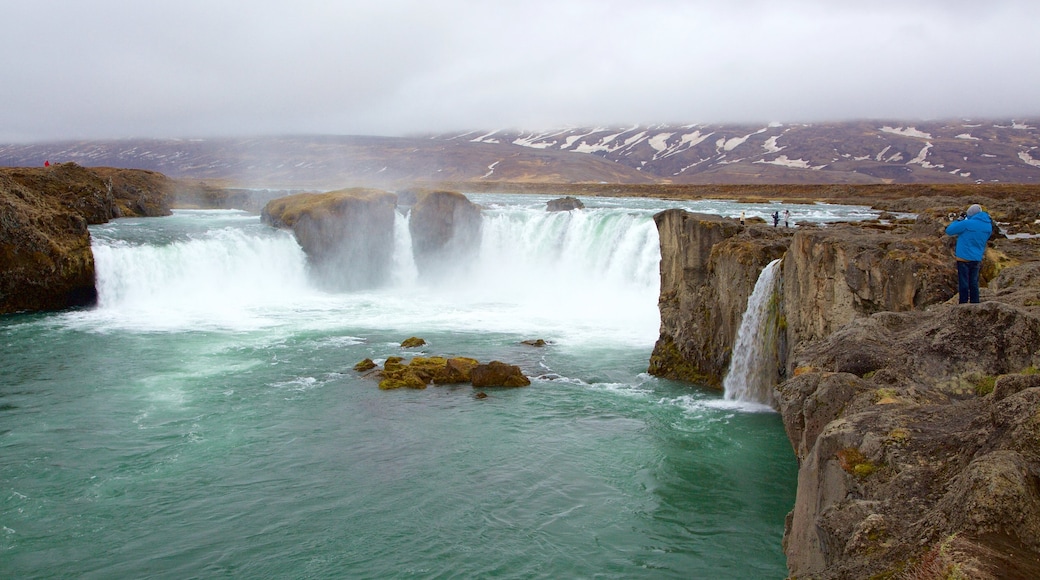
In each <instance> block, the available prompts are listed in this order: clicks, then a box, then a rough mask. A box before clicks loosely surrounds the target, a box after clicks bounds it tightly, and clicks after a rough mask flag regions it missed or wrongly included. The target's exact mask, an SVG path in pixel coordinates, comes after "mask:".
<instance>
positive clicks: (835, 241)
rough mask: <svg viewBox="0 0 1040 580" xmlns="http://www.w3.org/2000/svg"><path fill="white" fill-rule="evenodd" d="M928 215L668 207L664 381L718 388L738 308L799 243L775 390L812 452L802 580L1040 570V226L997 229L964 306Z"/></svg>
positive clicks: (798, 547) (796, 439)
mask: <svg viewBox="0 0 1040 580" xmlns="http://www.w3.org/2000/svg"><path fill="white" fill-rule="evenodd" d="M921 213H922V217H921V218H920V219H919V220H918V221H917V222H915V223H902V224H898V223H896V224H893V223H884V224H883V223H877V222H875V223H864V224H860V225H853V224H838V225H830V226H827V227H818V228H815V227H808V228H798V230H797V233H795V234H794V235H790V236H789V235H786V234H785V232H782V231H779V232H773V231H772V230H773V228H767V227H762V226H754V225H751V226H747V227H746V228H743V229H741V228H740V226H738V225H737V224H736V222H735V221H733V220H726V219H724V218H717V217H714V216H699V215H694V214H688V213H685V212H681V211H678V210H670V211H668V212H663V213H662V214H659V215H658V216H657V218H656V219H657V224H658V228H659V231H660V237H661V248H662V261H661V299H660V306H661V320H662V324H661V338H660V340H659V341H658V343H657V346H656V347H655V350H654V355H653V359H652V360H651V365H650V370H651V372H654V373H656V374H659V375H662V376H668V377H672V378H682V379H686V380H694V381H696V382H699V383H701V384H706V385H714V386H717V385H718V384H720V382H721V379H722V376H723V374H724V373H725V371H726V367H727V365H728V362H729V358H730V354H731V352H730V351H731V349H732V344H733V340H734V334H735V329H736V322H734V321H739V319H740V316H741V314H742V312H743V310H744V307H745V304H746V299H747V296H748V294H749V293H750V290H751V288H752V287H753V285H754V282H755V280H756V279H757V276H758V273H759V271H760V270H761V269H762V266H764V264H765V263H766V262H767V261H768V260H769V259H771V258H772V257H775V256H779V255H783V256H784V258H783V266H782V270H781V282H780V285H779V288H778V290H777V291H776V293H775V295H774V300H776V301H777V303H778V307H779V310H780V317H779V320H780V326H781V328H780V335H781V337H782V339H781V340H780V341H779V345H780V346H779V349H780V350H782V352H779V353H777V354H778V357H777V358H778V360H780V361H781V365H780V368H778V373H777V375H778V383H779V384H778V385H777V386H776V387H775V389H774V398H775V400H776V402H777V406H778V410H779V411H780V412H781V414H782V416H783V420H784V425H785V429H786V431H787V434H788V437H789V438H790V440H791V445H792V447H793V448H794V450H795V453H796V455H797V457H798V460H799V479H798V492H797V499H796V504H795V506H794V509H793V510H792V512H791V514H790V515H789V517H788V522H787V530H786V533H785V539H784V549H785V552H786V554H787V556H788V566H789V569H790V572H791V575H792V577H798V578H867V577H879V578H880V577H900V576H899V575H900V574H904V575H906V577H924V576H920V575H919V574H921V573H922V572H923V571H925V570H926V569H938V570H939V571H940V573H941V574H947V575H948V574H952V573H960V574H963V575H965V576H967V577H979V578H1034V577H1040V541H1038V540H1037V539H1036V538H1040V420H1038V417H1040V414H1038V409H1040V378H1037V377H1038V376H1040V375H1037V374H1036V373H1037V370H1036V369H1037V368H1038V367H1040V262H1038V261H1037V257H1038V256H1040V252H1038V251H1037V249H1038V248H1037V240H1036V239H1032V238H1029V239H996V240H994V241H992V242H991V249H990V250H988V251H987V256H986V259H985V264H984V271H985V272H986V275H985V278H984V282H983V283H984V285H985V286H984V288H983V293H982V296H983V304H980V305H957V304H954V303H953V301H952V300H950V299H951V298H952V297H953V296H954V295H955V294H956V281H955V276H954V271H953V265H952V264H953V255H952V250H951V249H950V245H949V243H948V242H949V240H948V239H947V238H945V237H944V236H943V235H942V223H941V222H938V221H937V220H936V219H935V217H936V216H937V215H938V214H937V213H936V214H935V215H932V214H929V212H921ZM933 213H935V212H933ZM1005 215H1010V213H1007V214H1005ZM1023 215H1025V216H1026V217H1027V218H1029V219H1032V216H1034V215H1036V208H1035V207H1034V208H1029V209H1028V211H1025V212H1024V214H1023ZM1005 219H1006V218H1005ZM914 574H918V575H917V576H915V575H914ZM939 577H945V576H942V575H940V576H939Z"/></svg>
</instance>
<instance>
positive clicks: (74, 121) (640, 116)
mask: <svg viewBox="0 0 1040 580" xmlns="http://www.w3.org/2000/svg"><path fill="white" fill-rule="evenodd" d="M845 4H847V3H836V2H831V1H827V0H796V1H783V2H781V1H765V0H742V1H741V0H738V1H728V2H717V1H714V2H701V1H683V0H644V1H642V2H638V3H637V2H630V1H616V0H516V1H512V0H502V1H496V2H487V1H479V0H442V1H440V2H423V1H419V0H369V1H342V2H327V1H315V0H294V1H292V2H281V1H274V0H254V1H253V2H249V3H239V2H231V1H230V0H227V1H219V0H216V1H200V0H181V1H179V2H166V1H161V2H137V1H131V0H95V1H92V2H82V1H76V0H66V1H47V2H40V1H35V0H32V1H30V0H2V1H0V20H2V21H3V22H5V23H8V25H7V26H6V27H5V34H4V35H2V36H0V51H3V54H5V55H6V56H5V58H4V59H2V60H0V87H3V89H2V92H0V141H24V140H41V139H60V138H102V137H129V136H154V137H173V136H184V137H187V136H212V135H251V134H270V133H338V134H381V135H400V134H411V133H420V132H426V131H448V130H460V129H470V128H474V129H482V128H489V129H493V128H507V127H521V128H530V129H539V128H549V127H555V126H563V125H617V124H628V123H657V122H763V121H782V122H800V121H822V120H840V119H853V118H856V119H858V118H888V119H920V118H943V117H976V118H982V117H1020V118H1021V117H1030V116H1040V98H1038V96H1040V76H1038V75H1036V74H1035V73H1034V72H1033V70H1034V69H1035V66H1036V65H1035V63H1036V62H1040V44H1038V43H1037V42H1036V34H1035V33H1036V32H1038V30H1037V29H1038V27H1040V3H1037V2H1034V1H1032V0H1021V1H1018V0H989V1H987V2H975V1H961V0H955V1H950V0H918V1H909V2H907V1H902V2H896V1H893V0H879V1H875V2H870V3H857V4H856V5H852V6H846V5H845Z"/></svg>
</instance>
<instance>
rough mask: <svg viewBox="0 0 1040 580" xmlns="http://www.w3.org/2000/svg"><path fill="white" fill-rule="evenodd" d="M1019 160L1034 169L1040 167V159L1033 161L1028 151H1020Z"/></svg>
mask: <svg viewBox="0 0 1040 580" xmlns="http://www.w3.org/2000/svg"><path fill="white" fill-rule="evenodd" d="M1018 158H1019V159H1021V160H1022V161H1023V162H1024V163H1027V164H1029V165H1032V166H1033V167H1040V159H1033V156H1032V155H1030V154H1029V152H1028V151H1019V152H1018Z"/></svg>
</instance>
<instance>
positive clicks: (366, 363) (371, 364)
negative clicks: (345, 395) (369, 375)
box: [354, 358, 376, 373]
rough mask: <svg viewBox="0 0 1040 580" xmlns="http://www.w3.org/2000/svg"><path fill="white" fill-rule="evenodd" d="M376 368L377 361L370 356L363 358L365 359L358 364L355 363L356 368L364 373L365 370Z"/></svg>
mask: <svg viewBox="0 0 1040 580" xmlns="http://www.w3.org/2000/svg"><path fill="white" fill-rule="evenodd" d="M374 368H376V363H375V361H373V360H372V359H370V358H366V359H365V360H363V361H361V362H359V363H358V364H356V365H354V370H355V371H357V372H359V373H363V372H365V371H370V370H372V369H374Z"/></svg>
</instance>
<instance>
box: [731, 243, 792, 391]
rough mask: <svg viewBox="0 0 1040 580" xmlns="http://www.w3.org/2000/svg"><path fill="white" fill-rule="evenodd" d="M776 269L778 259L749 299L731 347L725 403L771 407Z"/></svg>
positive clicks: (773, 374)
mask: <svg viewBox="0 0 1040 580" xmlns="http://www.w3.org/2000/svg"><path fill="white" fill-rule="evenodd" d="M779 267H780V259H779V258H778V259H776V260H773V261H772V262H770V263H769V264H768V265H767V266H766V267H765V268H764V269H763V270H762V273H761V274H759V276H758V281H757V282H756V283H755V289H754V290H753V291H752V292H751V296H749V297H748V303H747V309H746V310H745V311H744V317H743V318H742V319H741V321H740V328H739V329H738V330H737V340H736V342H735V343H734V345H733V356H732V358H731V359H730V364H729V372H728V373H727V374H726V379H725V380H724V381H723V383H722V387H723V391H724V393H725V398H726V400H728V401H740V402H745V403H760V404H763V405H769V406H773V385H774V384H775V383H776V365H777V358H776V349H775V346H776V335H777V322H776V315H775V312H774V313H773V315H772V316H771V315H770V314H771V313H770V302H771V298H772V296H773V291H774V289H775V288H776V279H777V275H776V272H777V270H779Z"/></svg>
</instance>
